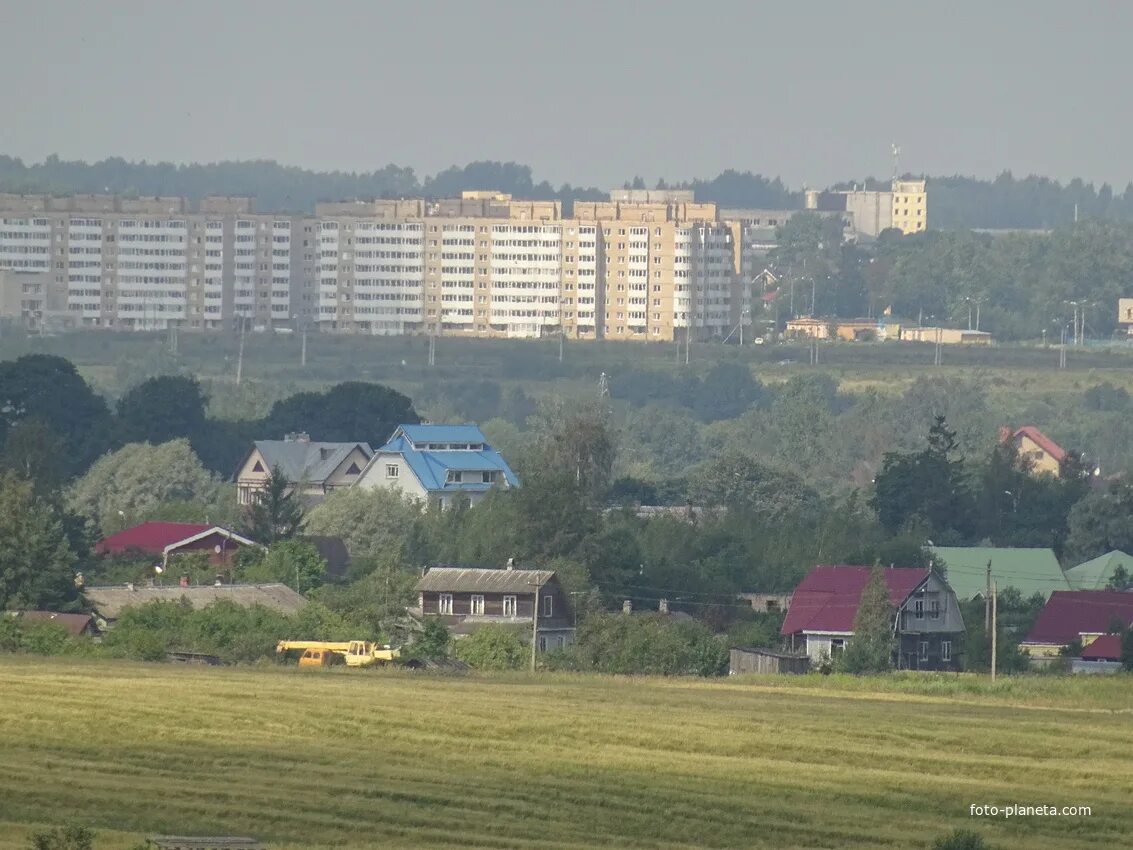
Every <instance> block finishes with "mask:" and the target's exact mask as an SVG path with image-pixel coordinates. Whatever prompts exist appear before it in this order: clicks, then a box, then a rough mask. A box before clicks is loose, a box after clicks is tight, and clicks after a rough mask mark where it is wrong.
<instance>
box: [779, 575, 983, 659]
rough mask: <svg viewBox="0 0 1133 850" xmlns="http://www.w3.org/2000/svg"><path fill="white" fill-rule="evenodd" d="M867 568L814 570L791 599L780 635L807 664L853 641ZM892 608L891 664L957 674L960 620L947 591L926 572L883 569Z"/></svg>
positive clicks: (953, 598)
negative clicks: (804, 654) (894, 645)
mask: <svg viewBox="0 0 1133 850" xmlns="http://www.w3.org/2000/svg"><path fill="white" fill-rule="evenodd" d="M871 572H872V569H871V568H870V567H858V566H819V567H815V568H814V569H813V570H811V571H810V572H809V573H807V576H806V578H804V579H803V580H802V582H801V583H800V584H799V586H798V587H797V588H795V592H794V593H793V594H792V596H791V605H790V607H789V608H788V610H787V616H786V618H785V619H784V620H783V626H782V629H781V634H782V635H783V637H784V638H787V639H789V640H790V642H791V646H792V648H794V647H796V646H800V645H801V646H803V647H805V649H806V652H807V655H808V656H810V658H811V660H812V661H814V662H818V661H821V660H823V659H824V658H833V657H835V656H837V655H838V654H840V653H841V652H842V651H843V650H845V648H846V646H847V645H848V644H849V642H850V641H851V640H852V639H853V636H854V620H855V618H856V617H857V614H858V608H859V606H860V605H861V598H862V592H863V591H864V590H865V587H866V584H867V583H868V582H869V577H870V573H871ZM883 573H884V577H885V585H886V588H887V589H888V590H889V601H890V602H891V603H892V604H893V608H894V612H895V614H894V618H893V633H894V637H895V638H896V641H897V651H896V653H895V656H896V657H895V658H894V665H895V666H896V667H898V668H902V669H910V670H955V669H959V664H960V654H961V648H962V645H963V637H964V618H963V617H962V616H961V614H960V604H959V602H957V600H956V594H955V593H953V592H952V588H951V587H949V586H948V583H947V582H946V581H945V580H944V579H943V578H942V577H941V576H940V575H939V574H938V573H935V572H932V571H930V570H925V569H919V568H907V567H889V568H885V569H883Z"/></svg>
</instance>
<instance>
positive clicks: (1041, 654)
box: [1019, 590, 1133, 663]
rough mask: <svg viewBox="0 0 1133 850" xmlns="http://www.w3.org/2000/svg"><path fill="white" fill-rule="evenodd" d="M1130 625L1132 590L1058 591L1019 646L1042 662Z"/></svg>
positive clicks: (1132, 622) (1132, 616) (1132, 608)
mask: <svg viewBox="0 0 1133 850" xmlns="http://www.w3.org/2000/svg"><path fill="white" fill-rule="evenodd" d="M1131 625H1133V593H1131V592H1129V591H1124V590H1056V591H1055V592H1054V593H1052V594H1051V595H1050V599H1048V600H1047V602H1046V605H1044V606H1043V609H1042V611H1040V612H1039V616H1038V619H1036V620H1035V624H1034V626H1032V627H1031V631H1030V633H1029V634H1028V635H1027V639H1026V640H1025V641H1023V642H1022V643H1021V644H1020V645H1019V646H1020V648H1021V649H1024V650H1026V651H1027V652H1028V653H1029V654H1030V655H1031V658H1032V659H1037V660H1038V661H1039V662H1040V663H1042V662H1045V661H1047V660H1049V659H1051V658H1054V657H1056V656H1058V655H1059V653H1060V652H1061V651H1062V650H1063V649H1065V648H1066V647H1068V646H1070V644H1072V643H1074V642H1075V641H1080V642H1081V644H1082V646H1084V647H1089V646H1090V645H1091V644H1092V643H1093V642H1094V641H1095V640H1097V639H1099V638H1101V637H1102V636H1104V635H1106V634H1107V633H1109V632H1111V631H1112V630H1114V629H1115V628H1117V627H1120V628H1121V630H1122V631H1124V630H1125V629H1128V628H1129V627H1130V626H1131ZM1104 646H1105V645H1104V644H1103V647H1104Z"/></svg>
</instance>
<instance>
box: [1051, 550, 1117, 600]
mask: <svg viewBox="0 0 1133 850" xmlns="http://www.w3.org/2000/svg"><path fill="white" fill-rule="evenodd" d="M1119 566H1120V567H1125V572H1127V573H1129V574H1131V575H1133V555H1126V554H1125V553H1124V552H1122V551H1121V550H1120V549H1114V550H1113V551H1112V552H1106V553H1105V554H1104V555H1099V556H1098V557H1096V558H1093V559H1091V560H1089V561H1086V562H1085V563H1084V564H1078V566H1076V567H1070V569H1068V570H1067V571H1066V579H1067V581H1069V582H1070V587H1071V588H1073V589H1074V590H1105V588H1106V586H1107V585H1108V584H1109V580H1110V579H1111V578H1112V577H1113V571H1114V570H1115V569H1117V567H1119Z"/></svg>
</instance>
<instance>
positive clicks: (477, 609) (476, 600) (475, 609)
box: [472, 595, 484, 614]
mask: <svg viewBox="0 0 1133 850" xmlns="http://www.w3.org/2000/svg"><path fill="white" fill-rule="evenodd" d="M472 613H473V614H483V613H484V597H483V596H475V595H474V596H473V597H472Z"/></svg>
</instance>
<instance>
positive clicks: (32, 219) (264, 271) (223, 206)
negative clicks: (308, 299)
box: [0, 195, 310, 330]
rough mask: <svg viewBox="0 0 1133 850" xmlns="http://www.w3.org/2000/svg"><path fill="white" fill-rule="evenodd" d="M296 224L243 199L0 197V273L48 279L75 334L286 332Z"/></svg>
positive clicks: (298, 265)
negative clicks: (241, 327)
mask: <svg viewBox="0 0 1133 850" xmlns="http://www.w3.org/2000/svg"><path fill="white" fill-rule="evenodd" d="M303 221H304V220H301V219H294V218H290V217H286V216H277V215H264V214H256V213H253V212H252V208H251V201H250V200H249V199H247V198H220V197H216V198H204V199H202V200H201V201H200V203H199V204H198V205H197V208H196V209H190V206H189V204H188V202H187V201H186V200H185V199H184V198H172V197H165V198H139V199H132V198H121V197H117V196H110V195H75V196H72V197H66V198H54V197H50V196H45V195H0V269H6V270H9V271H12V272H22V273H39V274H44V275H48V276H49V279H50V284H51V286H52V288H54V289H57V290H60V291H61V292H62V299H63V301H64V305H65V309H66V311H67V313H68V315H69V317H71V318H72V319H73V323H74V324H76V325H78V326H81V327H99V328H111V329H116V330H159V329H164V328H168V327H182V328H188V329H196V330H209V329H219V328H223V327H231V326H232V325H233V324H234V323H238V322H240V321H244V322H246V323H247V324H249V325H250V326H253V327H262V328H271V327H281V326H283V325H285V324H286V325H290V324H291V323H292V321H293V319H294V318H295V317H296V316H298V315H299V314H301V313H302V309H301V306H302V298H301V291H302V290H303V288H304V287H303V284H304V280H305V277H304V276H305V274H306V273H307V271H308V269H306V268H305V267H304V265H303V263H302V262H300V261H298V260H295V261H293V257H292V237H293V235H294V234H295V233H296V231H299V230H301V227H300V226H298V225H300V224H301V223H302V222H303ZM309 226H310V225H309V224H308V227H309ZM308 236H309V234H308Z"/></svg>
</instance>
